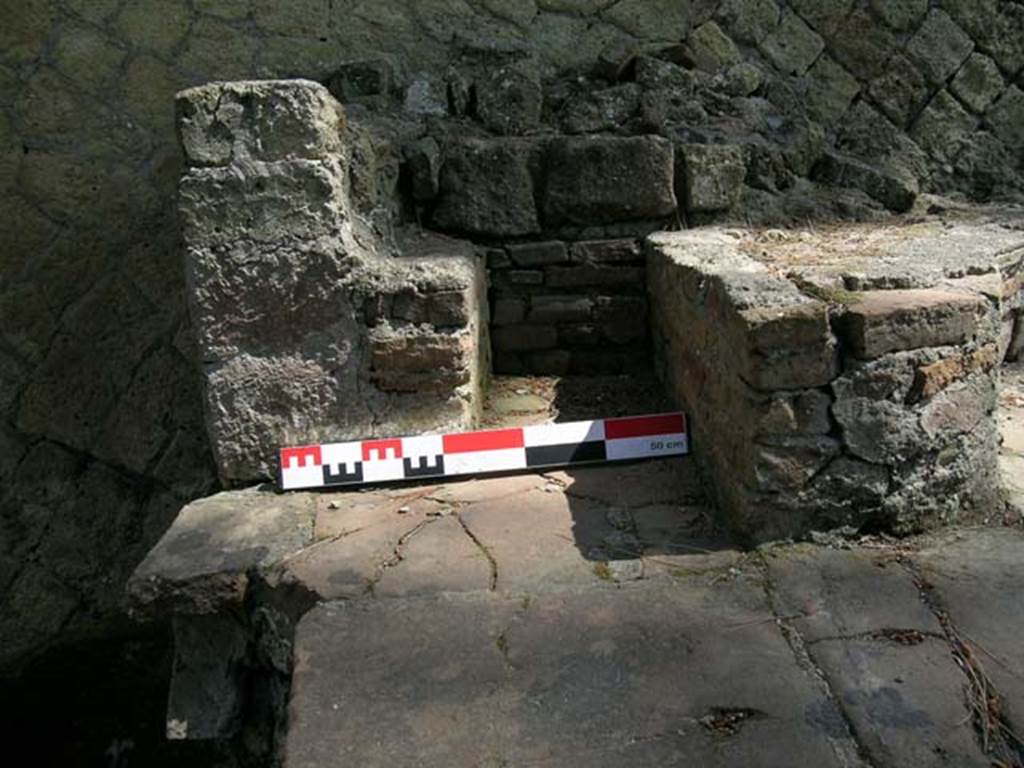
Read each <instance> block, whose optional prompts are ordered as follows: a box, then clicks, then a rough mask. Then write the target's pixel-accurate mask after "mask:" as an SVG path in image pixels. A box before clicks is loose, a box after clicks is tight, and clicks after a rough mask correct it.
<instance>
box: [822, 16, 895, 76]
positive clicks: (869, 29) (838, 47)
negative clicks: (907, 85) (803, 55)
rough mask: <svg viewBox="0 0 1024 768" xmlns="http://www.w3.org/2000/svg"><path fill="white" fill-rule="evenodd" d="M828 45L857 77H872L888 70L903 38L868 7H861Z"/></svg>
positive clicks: (844, 23)
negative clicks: (900, 38) (873, 14)
mask: <svg viewBox="0 0 1024 768" xmlns="http://www.w3.org/2000/svg"><path fill="white" fill-rule="evenodd" d="M828 45H829V48H828V49H829V53H831V54H832V57H833V58H835V59H836V61H838V62H839V63H840V64H842V65H843V66H844V67H846V69H847V70H848V71H849V72H852V73H854V74H855V75H856V76H857V77H859V78H861V79H865V80H868V79H873V78H875V77H878V76H879V75H880V74H882V72H884V71H885V67H886V62H887V61H888V60H889V57H890V56H891V55H892V54H893V52H894V51H896V49H897V48H898V47H899V41H898V40H897V39H896V36H895V35H893V33H892V32H890V31H889V30H888V29H886V28H885V27H883V26H880V25H879V24H878V22H877V21H876V20H875V18H874V17H873V16H872V15H871V13H869V12H868V10H867V9H866V8H858V9H856V10H854V12H853V13H852V14H850V15H849V16H848V17H847V18H846V20H845V21H844V22H843V24H842V27H841V28H840V29H839V30H838V31H837V32H836V33H835V34H834V35H833V36H832V37H831V38H830V39H829V44H828Z"/></svg>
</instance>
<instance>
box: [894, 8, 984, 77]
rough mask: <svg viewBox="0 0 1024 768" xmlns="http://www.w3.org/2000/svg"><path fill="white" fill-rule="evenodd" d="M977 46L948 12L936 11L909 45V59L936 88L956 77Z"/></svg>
mask: <svg viewBox="0 0 1024 768" xmlns="http://www.w3.org/2000/svg"><path fill="white" fill-rule="evenodd" d="M973 47H974V44H973V43H972V42H971V38H970V37H968V36H967V33H966V32H964V31H963V30H962V29H960V27H958V26H957V25H956V22H954V21H953V20H952V19H951V18H950V17H949V14H947V13H946V12H945V11H942V10H940V9H937V8H936V9H933V10H932V11H931V12H930V13H929V14H928V17H927V18H926V19H925V20H924V24H922V25H921V28H920V29H919V30H918V31H917V34H916V35H914V37H913V38H911V40H910V42H909V43H907V55H908V56H910V58H911V59H913V60H914V61H916V62H917V63H918V65H920V67H921V72H922V74H924V76H925V77H926V78H928V80H929V81H931V82H932V83H934V84H936V85H937V84H941V83H944V82H945V81H946V79H947V78H948V77H949V76H950V75H952V74H953V73H954V72H956V71H957V69H959V68H960V65H961V64H962V63H963V61H964V59H966V58H967V57H968V55H970V53H971V49H972V48H973Z"/></svg>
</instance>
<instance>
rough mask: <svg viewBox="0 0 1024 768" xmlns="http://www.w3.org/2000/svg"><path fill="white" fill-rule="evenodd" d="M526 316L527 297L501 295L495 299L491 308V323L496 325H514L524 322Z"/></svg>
mask: <svg viewBox="0 0 1024 768" xmlns="http://www.w3.org/2000/svg"><path fill="white" fill-rule="evenodd" d="M525 317H526V300H525V299H521V298H507V297H499V298H497V299H495V300H494V305H493V308H492V309H491V323H493V324H494V325H514V324H515V323H519V322H522V320H523V319H524V318H525Z"/></svg>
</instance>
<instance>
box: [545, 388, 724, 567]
mask: <svg viewBox="0 0 1024 768" xmlns="http://www.w3.org/2000/svg"><path fill="white" fill-rule="evenodd" d="M552 406H553V411H554V412H555V413H556V414H557V420H558V421H576V420H584V419H599V418H613V417H619V416H638V415H644V414H652V413H661V412H667V411H672V410H675V407H674V406H673V405H672V404H671V403H670V402H669V401H668V400H667V398H666V397H665V396H664V394H663V393H662V391H661V388H660V386H659V384H658V382H657V380H656V379H655V378H654V376H653V373H651V372H650V371H642V372H638V373H635V374H627V375H621V376H602V377H567V378H563V379H560V380H559V381H558V382H557V383H556V384H555V388H554V398H553V401H552ZM560 475H561V476H562V477H563V478H564V479H565V480H566V482H567V487H566V489H565V497H566V499H567V501H568V504H569V509H570V511H571V514H572V519H573V537H574V539H575V544H576V546H577V548H578V549H579V551H580V552H581V554H582V555H583V557H585V558H586V559H588V560H592V561H595V562H597V563H600V562H606V563H616V562H622V563H625V562H633V563H635V564H636V566H635V568H634V569H633V570H634V571H635V575H634V577H635V578H641V577H642V576H643V575H644V569H645V568H647V567H650V566H657V565H659V564H661V565H664V566H667V567H669V568H671V569H673V570H679V571H685V570H687V569H688V568H689V567H690V566H691V565H692V566H693V567H706V566H707V564H708V558H709V556H713V555H714V554H715V553H724V552H730V553H733V554H734V553H735V550H736V545H735V543H734V542H733V541H732V540H731V539H730V538H729V537H728V535H726V534H725V533H724V532H723V531H722V530H721V528H720V527H719V526H718V525H717V523H716V520H715V516H714V512H713V509H712V507H711V505H710V503H709V501H708V499H707V496H706V495H705V492H704V489H703V487H702V485H701V480H700V477H699V476H698V473H697V467H696V463H695V462H694V459H693V457H692V456H680V457H670V458H662V459H648V460H639V461H635V462H621V463H609V464H602V465H596V466H579V467H569V468H566V469H564V470H562V472H561V473H560ZM619 570H620V571H621V570H622V569H621V568H620V569H619ZM613 575H616V576H617V575H618V574H613ZM622 575H623V576H625V577H627V578H628V570H627V572H625V573H623V574H622Z"/></svg>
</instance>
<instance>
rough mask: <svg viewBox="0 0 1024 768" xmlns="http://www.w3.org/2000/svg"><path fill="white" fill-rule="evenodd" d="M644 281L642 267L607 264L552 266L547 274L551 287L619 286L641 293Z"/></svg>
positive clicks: (548, 283)
mask: <svg viewBox="0 0 1024 768" xmlns="http://www.w3.org/2000/svg"><path fill="white" fill-rule="evenodd" d="M643 281H644V271H643V269H642V268H640V267H622V266H616V265H607V264H589V263H587V264H580V265H578V266H573V267H551V268H550V269H549V270H548V275H547V285H548V286H549V287H551V288H585V287H608V286H619V287H621V288H624V289H627V290H628V289H632V290H633V291H635V292H638V293H639V292H641V291H642V290H643Z"/></svg>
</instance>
